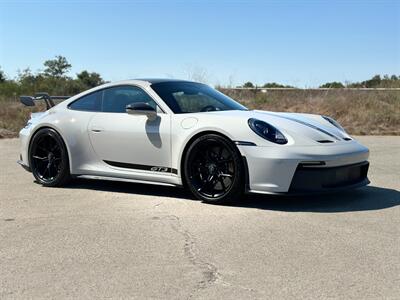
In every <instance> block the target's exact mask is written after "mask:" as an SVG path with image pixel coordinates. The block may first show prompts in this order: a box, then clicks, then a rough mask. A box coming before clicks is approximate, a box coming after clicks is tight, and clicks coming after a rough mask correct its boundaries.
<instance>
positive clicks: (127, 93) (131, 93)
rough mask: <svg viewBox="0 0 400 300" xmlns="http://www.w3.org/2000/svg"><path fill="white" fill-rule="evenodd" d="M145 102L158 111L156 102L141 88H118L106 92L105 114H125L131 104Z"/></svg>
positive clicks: (104, 101) (104, 98)
mask: <svg viewBox="0 0 400 300" xmlns="http://www.w3.org/2000/svg"><path fill="white" fill-rule="evenodd" d="M137 102H144V103H147V104H149V105H150V106H152V107H153V108H154V109H157V104H156V103H155V102H154V100H153V99H152V98H151V97H150V96H149V95H148V94H147V93H146V92H145V91H143V90H142V89H141V88H138V87H134V86H117V87H113V88H109V89H106V90H104V96H103V108H102V111H103V112H115V113H124V112H125V107H126V106H127V105H128V104H131V103H137Z"/></svg>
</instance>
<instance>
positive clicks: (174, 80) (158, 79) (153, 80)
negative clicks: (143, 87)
mask: <svg viewBox="0 0 400 300" xmlns="http://www.w3.org/2000/svg"><path fill="white" fill-rule="evenodd" d="M132 80H138V81H146V82H148V83H150V84H153V83H160V82H176V81H180V82H193V81H189V80H182V79H173V78H137V79H132Z"/></svg>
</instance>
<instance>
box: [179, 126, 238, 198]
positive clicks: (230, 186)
mask: <svg viewBox="0 0 400 300" xmlns="http://www.w3.org/2000/svg"><path fill="white" fill-rule="evenodd" d="M184 179H185V182H186V185H187V186H188V188H189V189H190V191H191V192H192V193H193V194H194V195H195V197H196V198H198V199H200V200H203V201H204V202H209V203H223V202H227V201H232V200H237V199H238V198H240V196H241V195H242V194H243V190H244V170H243V163H242V159H241V156H240V153H239V151H238V149H237V148H236V146H235V145H234V144H233V143H232V142H231V141H230V140H228V139H227V138H225V137H223V136H220V135H217V134H206V135H203V136H200V137H199V138H197V139H196V140H195V141H194V142H193V143H192V144H191V145H190V146H189V149H188V151H187V155H186V156H185V160H184Z"/></svg>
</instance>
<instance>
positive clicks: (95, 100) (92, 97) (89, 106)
mask: <svg viewBox="0 0 400 300" xmlns="http://www.w3.org/2000/svg"><path fill="white" fill-rule="evenodd" d="M102 94H103V91H98V92H94V93H91V94H89V95H86V96H83V97H81V98H79V99H78V100H76V101H74V102H72V103H71V104H70V105H69V108H71V109H74V110H83V111H101V96H102Z"/></svg>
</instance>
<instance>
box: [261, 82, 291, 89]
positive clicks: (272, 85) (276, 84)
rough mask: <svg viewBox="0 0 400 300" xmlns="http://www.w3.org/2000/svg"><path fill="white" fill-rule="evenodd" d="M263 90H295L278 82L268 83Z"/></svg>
mask: <svg viewBox="0 0 400 300" xmlns="http://www.w3.org/2000/svg"><path fill="white" fill-rule="evenodd" d="M263 88H293V87H292V86H290V85H283V84H280V83H276V82H267V83H266V84H264V85H263Z"/></svg>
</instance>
